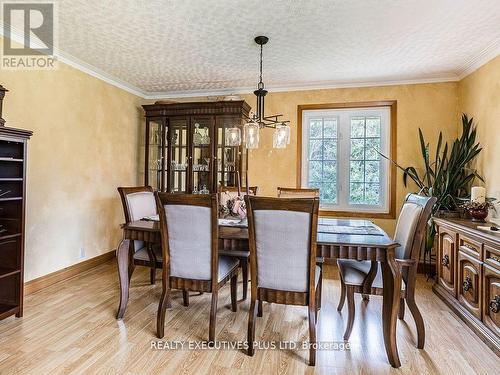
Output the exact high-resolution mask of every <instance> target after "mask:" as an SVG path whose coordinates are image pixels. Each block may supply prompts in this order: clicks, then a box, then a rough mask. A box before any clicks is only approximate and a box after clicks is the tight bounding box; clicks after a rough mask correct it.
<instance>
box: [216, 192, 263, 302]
mask: <svg viewBox="0 0 500 375" xmlns="http://www.w3.org/2000/svg"><path fill="white" fill-rule="evenodd" d="M258 191H259V187H258V186H250V187H248V191H247V189H246V188H241V189H240V192H241V193H240V194H241V195H242V196H245V195H246V194H247V193H249V194H250V195H257V192H258ZM237 196H238V188H237V187H233V186H224V187H221V188H220V190H219V203H220V204H222V205H223V204H225V203H227V201H228V200H229V199H233V198H235V197H237ZM219 254H221V255H225V256H230V257H235V258H238V260H239V261H240V268H241V277H242V279H243V301H245V300H246V299H247V294H248V263H249V262H248V259H249V257H250V251H249V250H248V241H240V240H233V239H220V240H219Z"/></svg>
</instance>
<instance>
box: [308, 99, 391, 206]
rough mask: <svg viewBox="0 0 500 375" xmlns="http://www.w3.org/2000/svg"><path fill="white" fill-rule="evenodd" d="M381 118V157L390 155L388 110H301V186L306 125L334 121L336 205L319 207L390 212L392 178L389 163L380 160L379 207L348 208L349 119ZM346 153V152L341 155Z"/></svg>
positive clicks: (383, 108)
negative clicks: (327, 120)
mask: <svg viewBox="0 0 500 375" xmlns="http://www.w3.org/2000/svg"><path fill="white" fill-rule="evenodd" d="M357 116H380V117H381V124H382V126H381V134H380V143H381V144H380V146H381V152H382V153H383V154H384V155H390V148H391V142H392V139H391V107H390V106H380V107H360V108H332V109H319V110H317V109H311V110H307V109H304V110H303V111H302V155H301V157H302V163H301V186H302V187H304V188H306V187H308V175H309V170H308V167H309V122H310V120H311V119H313V118H315V117H316V118H317V117H320V118H333V117H336V118H337V124H338V125H337V139H338V143H337V203H336V204H321V209H323V210H325V211H345V212H366V213H380V214H387V213H389V212H390V208H391V197H390V194H391V189H390V183H391V176H390V164H389V161H388V160H386V159H384V158H381V166H380V167H381V169H380V171H381V176H380V179H381V182H380V186H381V189H382V191H381V195H380V196H381V198H382V202H381V204H380V205H378V206H374V205H365V204H349V202H348V191H349V183H350V181H349V179H350V173H349V155H350V121H349V119H350V117H357ZM344 150H345V151H344Z"/></svg>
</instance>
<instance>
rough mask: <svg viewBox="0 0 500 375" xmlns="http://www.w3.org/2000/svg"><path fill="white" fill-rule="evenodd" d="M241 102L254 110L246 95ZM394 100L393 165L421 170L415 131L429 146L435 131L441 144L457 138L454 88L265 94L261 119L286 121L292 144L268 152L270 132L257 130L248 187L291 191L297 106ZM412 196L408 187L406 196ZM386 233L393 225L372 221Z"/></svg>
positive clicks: (265, 191) (399, 188) (400, 188)
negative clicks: (279, 117) (442, 139)
mask: <svg viewBox="0 0 500 375" xmlns="http://www.w3.org/2000/svg"><path fill="white" fill-rule="evenodd" d="M244 98H245V100H247V102H248V103H249V104H250V105H252V106H253V105H254V103H255V100H254V96H253V94H252V95H245V96H244ZM377 100H397V102H398V108H397V160H398V163H400V164H401V165H404V166H407V165H416V166H421V156H420V147H419V143H418V128H419V127H421V128H422V130H423V132H424V135H425V137H426V139H428V140H429V141H430V142H431V145H432V144H433V141H434V140H435V139H436V138H437V135H438V133H439V131H440V130H441V131H443V135H444V137H445V139H451V138H453V137H455V136H456V133H457V105H458V103H457V84H456V83H436V84H420V85H399V86H383V87H363V88H345V89H328V90H311V91H293V92H276V93H273V92H271V93H270V94H268V96H267V97H266V113H268V114H271V113H281V114H283V115H284V117H285V118H286V119H289V120H291V127H292V139H291V144H290V146H288V147H287V148H286V149H273V147H272V130H270V129H267V130H263V131H262V134H261V137H260V140H261V146H260V147H259V148H258V149H256V150H251V151H250V161H249V181H250V184H251V185H258V186H259V187H260V188H261V190H260V191H261V192H262V194H266V195H275V194H276V188H277V187H278V186H288V187H294V186H296V177H297V169H296V166H297V133H296V131H297V106H298V105H300V104H318V103H340V102H359V101H377ZM401 176H402V175H401V173H400V172H398V177H397V189H396V190H397V204H396V207H397V210H399V206H400V205H401V204H402V201H403V199H404V196H405V194H406V193H407V191H408V190H406V189H405V188H404V186H403V183H402V177H401ZM412 189H413V190H414V186H411V188H410V190H412ZM375 222H376V223H377V224H379V225H380V226H381V227H382V228H384V229H385V230H387V231H388V232H389V233H392V232H393V230H394V226H395V220H375Z"/></svg>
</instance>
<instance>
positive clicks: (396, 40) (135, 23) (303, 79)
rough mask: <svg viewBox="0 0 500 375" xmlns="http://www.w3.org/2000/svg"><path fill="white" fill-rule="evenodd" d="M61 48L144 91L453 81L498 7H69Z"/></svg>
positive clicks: (222, 0) (252, 3)
mask: <svg viewBox="0 0 500 375" xmlns="http://www.w3.org/2000/svg"><path fill="white" fill-rule="evenodd" d="M58 3H59V4H58V7H59V48H60V50H61V51H63V52H64V53H66V54H69V55H71V56H73V57H75V58H76V59H79V60H81V61H82V62H85V63H86V64H89V65H91V66H93V67H96V68H97V69H98V70H100V71H102V72H105V73H106V74H107V75H109V76H111V77H115V78H117V79H118V80H121V81H124V82H126V83H128V84H130V85H132V86H135V87H137V88H138V89H139V90H141V91H143V92H145V93H149V94H151V93H154V92H169V93H171V92H175V93H179V92H197V93H199V92H204V91H220V90H231V89H241V88H248V87H254V86H255V85H256V83H257V81H258V54H259V50H258V46H257V45H256V44H255V43H254V42H253V38H254V36H256V35H261V34H263V35H267V36H269V37H270V42H269V43H268V44H267V45H266V46H265V47H264V82H265V83H266V85H267V86H268V87H270V88H272V87H293V86H308V85H314V84H318V85H321V84H322V83H323V84H327V83H328V84H355V83H367V82H381V81H405V80H433V79H446V78H450V79H453V78H456V77H457V75H459V74H460V73H461V71H463V70H464V69H466V68H467V67H468V66H469V65H470V64H472V63H473V62H474V59H476V58H477V57H478V56H481V55H484V54H485V53H491V50H492V49H495V50H498V47H499V46H500V1H499V0H476V1H473V0H365V1H362V0H308V1H307V0H295V1H293V0H290V1H284V0H283V1H278V0H246V1H241V0H170V1H167V0H163V1H160V0H148V1H137V0H136V1H133V0H105V1H103V0H64V1H58Z"/></svg>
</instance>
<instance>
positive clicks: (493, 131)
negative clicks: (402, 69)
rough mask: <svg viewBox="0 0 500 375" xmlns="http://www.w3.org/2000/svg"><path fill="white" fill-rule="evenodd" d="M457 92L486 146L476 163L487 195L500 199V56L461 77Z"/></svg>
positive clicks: (481, 140)
mask: <svg viewBox="0 0 500 375" xmlns="http://www.w3.org/2000/svg"><path fill="white" fill-rule="evenodd" d="M458 92H459V108H460V111H462V112H464V113H467V114H468V115H469V116H472V117H474V120H475V122H476V124H477V134H478V140H479V142H480V143H481V145H482V147H483V151H482V152H481V154H480V155H479V157H478V163H477V167H478V169H479V171H480V172H481V174H482V176H483V177H484V179H485V186H486V190H487V195H488V196H491V197H495V198H497V199H500V153H499V149H498V148H497V147H500V56H497V57H496V58H495V59H493V60H491V61H490V62H488V63H487V64H485V65H483V66H482V67H481V68H479V69H478V70H476V71H475V72H473V73H471V74H470V75H468V76H467V77H465V78H464V79H462V80H461V81H460V82H459V84H458ZM498 216H500V213H498V212H497V217H498Z"/></svg>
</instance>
